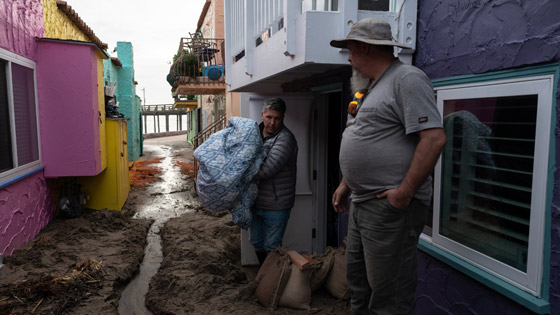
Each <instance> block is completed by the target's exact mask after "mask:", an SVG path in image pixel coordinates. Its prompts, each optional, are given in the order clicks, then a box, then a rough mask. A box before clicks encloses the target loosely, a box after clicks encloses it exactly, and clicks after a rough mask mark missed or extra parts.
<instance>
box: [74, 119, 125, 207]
mask: <svg viewBox="0 0 560 315" xmlns="http://www.w3.org/2000/svg"><path fill="white" fill-rule="evenodd" d="M105 122H106V124H107V126H106V128H107V134H108V135H114V136H109V137H107V157H108V158H107V164H108V165H107V168H106V169H105V170H104V171H103V172H101V174H99V175H97V176H82V177H79V178H78V182H79V183H80V184H81V185H82V188H83V189H84V190H87V191H88V192H89V194H90V199H89V200H88V202H87V204H86V207H87V208H90V209H97V210H100V209H109V210H121V209H122V207H123V205H124V203H125V202H126V199H127V197H128V193H129V191H130V179H129V172H128V143H127V141H128V137H127V128H126V121H125V120H124V119H109V120H106V121H105Z"/></svg>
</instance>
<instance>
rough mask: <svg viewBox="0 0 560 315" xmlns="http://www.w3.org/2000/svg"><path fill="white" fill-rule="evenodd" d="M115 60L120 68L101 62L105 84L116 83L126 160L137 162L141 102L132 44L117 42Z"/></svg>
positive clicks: (139, 142)
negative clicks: (124, 124) (124, 130)
mask: <svg viewBox="0 0 560 315" xmlns="http://www.w3.org/2000/svg"><path fill="white" fill-rule="evenodd" d="M116 50H117V58H118V59H119V60H120V61H121V63H122V67H120V66H116V65H115V64H113V63H112V62H111V60H104V61H103V69H104V70H103V71H104V77H105V84H107V83H108V82H116V83H117V87H116V89H115V97H116V100H117V101H118V102H119V112H120V113H121V114H123V115H124V117H125V118H128V119H130V120H129V121H128V123H127V129H128V130H127V131H128V160H129V161H134V160H137V159H138V158H139V157H140V155H141V154H142V151H143V150H142V146H143V142H144V139H143V137H142V129H141V128H142V102H141V101H140V98H139V97H138V96H137V95H136V85H135V84H134V54H133V47H132V43H130V42H117V48H116Z"/></svg>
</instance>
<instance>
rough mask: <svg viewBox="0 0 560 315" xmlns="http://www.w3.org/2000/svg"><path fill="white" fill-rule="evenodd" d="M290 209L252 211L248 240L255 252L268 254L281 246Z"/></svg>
mask: <svg viewBox="0 0 560 315" xmlns="http://www.w3.org/2000/svg"><path fill="white" fill-rule="evenodd" d="M290 211H291V209H286V210H261V209H252V211H251V213H252V215H253V221H252V223H251V227H250V230H249V231H250V233H251V235H250V240H251V244H253V247H255V251H256V252H266V253H269V252H271V251H272V250H274V249H276V248H278V247H280V246H282V239H283V238H284V232H286V226H287V225H288V219H290Z"/></svg>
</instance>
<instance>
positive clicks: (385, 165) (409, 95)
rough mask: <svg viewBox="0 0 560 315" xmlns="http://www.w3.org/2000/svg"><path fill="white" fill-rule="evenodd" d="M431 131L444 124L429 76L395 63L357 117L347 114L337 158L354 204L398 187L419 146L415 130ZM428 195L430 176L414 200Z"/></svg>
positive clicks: (421, 199)
mask: <svg viewBox="0 0 560 315" xmlns="http://www.w3.org/2000/svg"><path fill="white" fill-rule="evenodd" d="M430 128H442V122H441V116H440V114H439V111H438V109H437V106H436V102H435V98H434V91H433V88H432V84H431V82H430V80H429V78H428V77H427V76H426V74H425V73H424V72H422V70H420V69H418V68H416V67H414V66H410V65H404V64H402V63H401V62H400V61H398V60H395V61H394V62H393V64H392V65H391V66H390V67H389V68H388V69H387V70H386V71H385V73H384V74H383V75H382V76H381V77H380V78H379V79H378V80H377V82H376V83H375V85H374V86H373V88H372V89H371V90H370V91H369V93H368V94H367V95H366V96H365V99H364V100H363V102H362V104H361V105H360V106H359V107H358V112H357V114H356V116H355V117H353V116H352V115H348V121H347V124H346V129H345V130H344V133H343V135H342V142H341V145H340V156H339V160H340V168H341V170H342V175H343V176H344V179H345V181H346V183H347V184H348V186H349V187H350V189H351V190H352V201H353V202H362V201H366V200H368V199H371V198H375V196H376V194H378V193H379V192H382V191H384V190H387V189H392V188H396V187H398V186H399V185H400V183H401V181H402V180H403V178H404V176H405V175H406V173H407V171H408V168H409V166H410V163H411V161H412V156H413V155H414V151H415V150H416V145H417V144H418V140H419V137H418V134H417V133H416V132H418V131H421V130H424V129H430ZM431 196H432V178H431V176H430V177H429V178H428V179H426V181H425V182H424V183H423V184H422V185H421V186H420V188H419V189H418V191H417V192H416V195H415V196H414V197H415V198H417V199H419V200H420V201H422V202H424V203H429V202H430V200H431Z"/></svg>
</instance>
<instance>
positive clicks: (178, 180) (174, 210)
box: [119, 136, 198, 315]
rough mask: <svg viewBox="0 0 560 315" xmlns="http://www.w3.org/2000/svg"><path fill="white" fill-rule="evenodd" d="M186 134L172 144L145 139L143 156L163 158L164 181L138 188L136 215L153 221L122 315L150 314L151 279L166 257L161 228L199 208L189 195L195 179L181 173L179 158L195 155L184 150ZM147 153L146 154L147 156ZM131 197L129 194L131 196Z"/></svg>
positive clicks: (122, 303)
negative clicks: (148, 304)
mask: <svg viewBox="0 0 560 315" xmlns="http://www.w3.org/2000/svg"><path fill="white" fill-rule="evenodd" d="M185 138H186V137H185V136H182V137H177V139H178V141H177V142H175V143H171V144H169V138H167V140H166V142H165V143H166V144H159V143H158V139H149V140H146V141H145V142H144V157H143V158H148V159H157V158H163V159H161V161H160V163H159V164H158V165H157V166H158V167H159V168H160V169H161V180H160V181H157V182H155V183H152V184H151V185H150V186H149V187H146V189H143V190H138V191H136V192H135V193H137V194H139V196H136V199H137V200H138V199H140V200H142V201H141V202H137V203H136V207H135V209H134V210H135V211H136V214H135V215H134V217H135V218H148V219H152V220H154V223H153V224H152V226H151V227H150V230H149V232H148V236H147V245H146V248H145V250H144V259H143V261H142V263H141V265H140V270H139V273H138V275H137V276H136V277H135V278H134V279H133V280H132V281H131V282H130V283H129V284H128V285H127V287H126V288H125V290H124V291H123V293H122V295H121V299H120V301H119V314H123V315H129V314H136V315H141V314H151V312H150V311H149V310H148V309H147V308H146V306H145V296H146V293H147V292H148V289H149V284H150V279H151V278H152V277H153V276H154V275H155V274H156V273H157V271H158V268H159V266H160V265H161V262H162V260H163V254H162V247H161V237H160V234H159V233H160V230H161V228H162V227H163V226H164V224H165V222H167V221H168V220H169V219H171V218H174V217H178V216H180V215H182V214H184V213H188V212H190V211H192V209H193V208H195V207H197V202H198V201H197V200H194V198H193V197H192V196H191V194H190V192H189V191H190V190H191V189H192V182H191V181H190V180H188V179H187V178H186V175H184V174H182V173H181V167H180V166H179V165H178V163H177V161H184V160H188V159H189V158H192V152H189V153H190V156H182V155H181V154H183V155H188V154H186V153H185V150H184V149H185V146H186V145H187V143H186V140H184V139H185ZM146 156H147V157H146ZM129 198H130V196H129Z"/></svg>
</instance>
